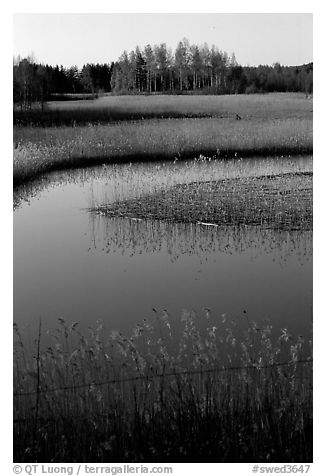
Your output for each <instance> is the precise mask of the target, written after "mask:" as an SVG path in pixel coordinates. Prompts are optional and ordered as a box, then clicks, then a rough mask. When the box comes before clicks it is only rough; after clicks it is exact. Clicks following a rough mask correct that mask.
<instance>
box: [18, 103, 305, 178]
mask: <svg viewBox="0 0 326 476" xmlns="http://www.w3.org/2000/svg"><path fill="white" fill-rule="evenodd" d="M99 101H100V102H99V103H96V102H95V101H87V103H91V104H90V105H89V106H88V105H84V106H80V105H76V104H75V102H74V101H71V102H70V103H69V104H68V105H67V102H65V103H63V104H62V105H61V106H60V107H61V108H62V111H65V113H67V114H69V115H70V116H71V120H72V122H73V124H74V125H73V126H60V127H35V126H28V127H27V126H26V127H25V126H24V127H15V128H14V184H15V185H17V184H19V183H22V182H24V181H26V180H28V179H31V178H33V177H35V176H37V175H38V174H39V173H42V172H45V171H48V170H51V169H55V168H65V167H66V168H67V167H74V166H88V165H93V164H98V163H105V162H114V161H135V160H154V159H157V160H164V159H166V160H171V159H172V160H174V159H175V158H177V159H184V158H195V157H196V156H199V155H200V154H204V155H206V156H210V157H234V156H239V157H240V156H252V155H288V154H291V155H293V154H296V155H298V154H306V153H308V154H309V153H312V145H313V141H312V110H311V107H312V105H311V101H310V100H305V99H304V96H303V95H296V94H285V95H282V94H275V95H273V94H270V95H259V96H218V97H214V96H209V97H205V96H200V97H196V96H195V97H193V96H190V97H183V96H181V97H178V96H176V97H172V98H171V97H169V96H164V97H163V98H162V97H159V96H154V97H143V96H142V97H131V98H130V97H125V96H123V97H109V98H104V99H99ZM105 101H106V104H107V106H106V107H107V109H106V110H108V111H109V110H110V108H112V110H114V108H116V111H118V115H119V114H120V116H121V117H123V119H124V122H122V121H121V122H118V123H116V122H114V123H110V122H107V121H108V119H107V121H106V123H103V121H101V120H100V115H101V114H102V112H101V111H103V107H104V106H103V105H102V106H101V104H103V102H105ZM110 101H112V104H111V106H109V104H110ZM78 102H80V101H78ZM96 104H98V106H96ZM50 107H51V106H50ZM53 107H54V106H53ZM56 107H58V105H57V106H56ZM171 108H172V109H173V111H174V112H173V114H172V113H171V110H172V109H171ZM54 110H56V109H54ZM85 111H88V112H90V113H91V115H92V118H93V119H92V122H90V123H88V125H78V120H75V119H74V118H77V116H78V115H80V114H81V116H83V117H86V116H87V114H88V112H87V113H86V112H85ZM190 111H192V112H191V113H190ZM97 114H99V116H97ZM134 114H140V115H141V116H142V117H144V119H142V120H137V121H130V119H132V118H133V117H134ZM235 114H239V115H240V116H241V117H242V119H241V120H236V116H235ZM190 115H191V116H195V117H184V116H190ZM175 116H178V117H179V118H175ZM203 116H209V117H203ZM149 117H152V118H151V119H148V118H149ZM154 117H155V118H154ZM157 117H161V119H157ZM162 117H166V118H165V119H162ZM171 117H173V118H171ZM77 119H78V118H77ZM109 119H111V116H110V118H109ZM128 119H129V120H128Z"/></svg>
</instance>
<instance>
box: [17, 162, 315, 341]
mask: <svg viewBox="0 0 326 476" xmlns="http://www.w3.org/2000/svg"><path fill="white" fill-rule="evenodd" d="M311 170H312V158H311V157H304V158H295V159H281V158H280V159H270V160H267V159H248V160H247V161H241V163H240V161H239V162H238V161H229V162H228V163H222V162H221V163H214V164H213V163H212V164H208V163H205V164H193V163H192V164H190V165H189V163H180V164H133V165H132V166H130V165H121V166H112V167H110V166H106V167H96V168H93V169H88V170H75V171H69V172H61V173H52V174H49V175H47V176H45V177H44V178H42V179H41V180H39V181H38V182H35V183H33V184H30V185H29V186H27V187H25V188H21V189H20V190H19V191H17V192H16V193H15V197H14V201H15V211H14V321H15V322H16V323H17V324H18V325H19V327H20V328H21V329H22V330H23V332H25V333H27V334H28V335H29V336H30V337H31V338H34V336H35V329H36V327H37V325H38V321H39V318H40V316H41V317H42V323H43V329H54V328H55V327H57V324H58V318H64V319H65V320H66V321H67V322H68V323H72V322H75V321H78V322H79V323H80V326H81V328H82V329H85V328H87V327H88V326H95V325H96V320H97V319H102V320H103V323H104V325H105V327H106V328H107V329H108V330H109V331H111V330H113V329H115V330H119V331H123V332H127V333H128V332H129V331H130V330H131V328H132V327H133V326H134V325H135V324H137V323H138V322H140V321H141V320H142V319H143V318H146V317H148V316H150V315H151V314H152V313H153V310H152V309H153V308H155V309H156V310H157V311H162V310H163V309H167V310H168V312H169V314H170V316H171V319H175V320H177V319H179V318H180V316H181V313H182V310H183V309H187V310H194V311H196V312H197V313H198V314H201V313H202V314H204V312H205V311H204V309H205V308H210V309H211V312H212V314H213V315H214V316H216V319H220V316H221V315H222V314H224V313H226V314H227V315H228V316H231V317H232V318H235V319H238V318H239V319H241V318H243V311H244V310H246V314H247V315H248V316H250V318H252V319H254V320H256V321H258V322H260V321H262V320H263V319H265V318H267V319H269V320H270V322H271V323H272V325H273V327H274V328H277V329H278V328H280V327H287V328H288V329H289V330H290V332H293V333H295V334H297V333H302V334H305V333H307V332H308V331H309V330H310V327H311V319H312V231H311V230H304V231H300V230H295V231H291V230H290V231H285V230H283V231H280V230H274V229H261V228H260V227H259V226H253V227H250V226H246V227H237V226H221V227H212V226H203V225H196V224H191V223H188V224H182V223H166V222H164V221H158V220H134V219H132V218H119V217H115V218H108V217H106V216H100V215H95V214H94V213H90V212H89V210H88V209H89V208H90V207H92V206H94V205H97V204H102V203H103V202H106V203H107V202H111V203H113V202H114V201H115V200H117V199H121V197H127V198H128V197H132V198H135V197H136V198H137V196H141V194H143V193H149V192H151V191H157V190H160V189H162V187H164V188H168V187H170V186H172V185H175V184H177V183H184V182H191V181H194V178H197V179H198V180H202V181H204V180H207V179H212V177H213V178H214V179H215V180H216V179H218V178H219V177H223V178H228V177H231V178H232V177H237V176H238V177H239V176H240V177H242V176H252V175H255V174H258V175H259V174H262V175H263V174H267V175H268V174H280V173H283V172H284V173H288V172H293V171H294V172H298V171H303V172H307V171H308V172H309V171H311Z"/></svg>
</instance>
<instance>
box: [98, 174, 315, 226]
mask: <svg viewBox="0 0 326 476" xmlns="http://www.w3.org/2000/svg"><path fill="white" fill-rule="evenodd" d="M93 211H95V212H96V213H98V214H100V215H105V216H108V217H122V218H134V219H156V220H166V221H172V222H182V223H197V224H200V225H202V226H214V225H215V226H220V225H259V226H262V227H267V228H273V229H278V230H281V229H282V230H294V229H298V230H312V173H310V172H303V173H287V174H280V175H270V176H266V175H265V176H260V177H259V176H258V177H242V178H234V179H222V180H218V181H208V182H193V183H184V184H178V185H175V186H172V187H171V188H169V189H168V190H164V189H163V190H160V191H158V192H157V193H149V194H147V195H146V194H145V195H144V196H142V197H136V198H131V199H127V200H122V201H115V202H114V203H110V204H103V205H100V206H97V207H95V208H94V209H93Z"/></svg>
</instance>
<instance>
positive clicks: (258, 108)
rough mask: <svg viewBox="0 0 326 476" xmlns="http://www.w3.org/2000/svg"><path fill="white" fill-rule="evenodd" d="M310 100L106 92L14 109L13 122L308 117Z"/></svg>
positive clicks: (49, 124)
mask: <svg viewBox="0 0 326 476" xmlns="http://www.w3.org/2000/svg"><path fill="white" fill-rule="evenodd" d="M311 113H312V101H311V100H306V99H305V95H304V94H293V93H273V94H263V95H262V94H255V95H250V96H248V95H224V96H211V95H210V96H203V95H200V96H196V95H192V96H169V95H155V96H154V95H153V96H107V97H101V98H98V99H96V100H90V99H88V100H85V101H80V100H79V101H50V102H49V103H47V104H46V107H45V108H43V110H41V109H40V108H34V109H32V110H31V111H29V112H28V113H26V112H20V111H19V110H18V109H17V110H14V124H15V125H21V126H22V125H23V126H27V125H34V126H43V127H52V126H74V125H87V124H88V123H97V124H99V123H100V124H106V123H109V122H115V121H131V120H144V119H163V118H165V119H171V118H174V119H175V118H194V117H197V118H200V117H202V118H203V117H214V118H224V119H227V118H233V119H234V118H235V114H239V115H240V116H241V117H242V118H244V119H246V120H248V119H252V118H256V119H260V120H266V119H267V120H271V119H273V120H274V119H282V118H283V119H284V118H290V117H292V118H298V117H301V118H307V119H308V118H309V119H311Z"/></svg>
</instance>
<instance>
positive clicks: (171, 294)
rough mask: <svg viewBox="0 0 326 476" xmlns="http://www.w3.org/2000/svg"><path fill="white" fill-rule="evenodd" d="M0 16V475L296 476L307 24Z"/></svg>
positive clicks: (308, 304)
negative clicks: (0, 119)
mask: <svg viewBox="0 0 326 476" xmlns="http://www.w3.org/2000/svg"><path fill="white" fill-rule="evenodd" d="M308 7H309V5H308ZM12 21H13V51H12V54H11V57H12V60H13V63H12V67H13V76H12V85H11V87H12V88H13V89H12V91H13V96H12V106H11V108H12V111H13V112H12V117H13V134H12V142H13V168H12V172H13V204H12V219H13V320H12V324H13V343H12V350H13V396H12V407H13V414H12V418H13V455H12V458H13V459H12V461H13V463H14V464H15V466H14V472H16V474H19V473H20V472H22V474H25V473H28V471H32V469H30V470H29V469H28V468H33V467H34V466H35V465H36V467H37V468H38V469H37V470H35V471H34V470H33V471H34V472H29V473H28V474H43V473H44V471H43V470H42V471H43V473H41V468H43V467H42V466H41V465H42V464H43V463H44V464H52V465H57V466H51V468H52V473H56V474H59V473H60V474H63V473H65V474H87V472H93V473H94V474H95V473H96V474H100V469H101V468H102V469H103V468H104V469H103V474H104V472H106V473H111V474H117V473H115V472H114V471H117V472H120V473H124V474H127V473H128V472H132V473H134V472H139V473H140V472H158V473H164V474H172V472H173V471H174V473H175V474H177V470H173V471H172V467H173V468H174V466H173V464H174V463H182V464H185V463H200V464H201V465H202V464H204V463H247V473H246V472H244V473H242V474H250V473H254V474H255V473H261V472H268V471H265V469H266V468H267V469H268V468H273V467H275V466H273V465H275V464H277V465H278V466H276V469H277V468H278V469H279V471H275V472H298V473H300V474H303V473H304V474H306V473H309V470H310V465H311V464H312V463H313V14H312V13H234V12H232V13H231V12H230V13H108V12H102V13H101V12H98V13H94V12H89V13H87V12H83V13H78V12H75V13H74V12H72V11H70V12H69V13H68V12H67V13H64V12H63V13H57V12H56V13H45V12H44V13H37V12H33V13H23V12H22V13H19V12H16V13H14V14H13V15H12ZM8 94H9V92H8ZM10 160H11V159H10ZM9 437H11V436H8V438H9ZM75 463H79V470H78V473H77V469H78V464H77V465H73V466H71V468H72V471H74V472H69V471H68V469H69V467H70V466H69V464H75ZM88 464H93V465H98V466H97V467H95V466H94V467H93V469H94V471H88V470H87V468H88V466H87V465H88ZM33 465H34V466H33ZM60 465H63V466H60ZM64 465H66V466H64ZM101 465H102V466H101ZM114 465H117V467H118V468H120V469H121V471H118V470H113V469H114V468H115V466H114ZM128 465H130V466H128ZM133 465H136V466H137V465H138V470H137V471H136V469H137V468H136V467H135V466H133ZM146 465H151V466H150V467H149V466H146ZM153 465H154V466H153ZM155 465H156V466H155ZM269 465H270V466H269ZM215 467H216V471H215V474H219V473H218V466H215ZM15 468H16V469H17V468H18V470H17V471H16V469H15ZM26 468H27V469H26ZM67 468H68V469H67ZM96 468H97V470H96V471H95V469H96ZM128 468H131V469H130V471H129V469H128ZM139 468H140V469H139ZM146 468H147V469H146ZM151 468H152V469H153V468H156V470H155V471H154V470H153V471H152V470H151ZM169 468H170V470H171V471H170V470H169ZM199 468H204V466H200V467H198V470H200V469H199ZM248 468H249V469H248ZM282 468H283V469H284V471H283V470H282ZM19 469H20V470H21V471H20V470H19ZM43 469H44V468H43ZM64 469H65V471H63V470H64ZM105 469H106V471H105ZM262 469H264V471H262ZM289 469H291V471H287V470H289ZM201 470H204V469H201ZM37 471H39V472H37ZM47 471H48V470H47ZM79 471H80V472H79ZM48 472H51V471H48ZM101 474H102V473H101ZM212 474H214V473H212ZM224 474H226V473H224ZM237 474H240V473H237Z"/></svg>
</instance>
